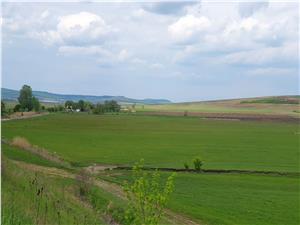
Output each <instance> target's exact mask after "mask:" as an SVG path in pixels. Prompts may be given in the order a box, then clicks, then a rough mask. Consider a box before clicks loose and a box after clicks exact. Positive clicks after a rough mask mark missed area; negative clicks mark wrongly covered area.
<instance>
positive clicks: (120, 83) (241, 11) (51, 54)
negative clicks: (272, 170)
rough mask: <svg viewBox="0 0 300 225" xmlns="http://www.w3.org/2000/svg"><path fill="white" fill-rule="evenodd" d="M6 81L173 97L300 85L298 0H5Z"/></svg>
mask: <svg viewBox="0 0 300 225" xmlns="http://www.w3.org/2000/svg"><path fill="white" fill-rule="evenodd" d="M0 19H1V20H0V22H1V30H2V39H1V42H2V71H1V74H2V87H6V88H12V89H17V90H19V89H20V88H21V86H22V85H23V84H28V85H30V86H31V87H32V89H33V90H42V91H49V92H54V93H61V94H88V95H119V96H126V97H131V98H138V99H143V98H164V99H169V100H171V101H174V102H181V101H200V100H211V99H228V98H240V97H254V96H271V95H293V94H299V3H298V1H295V2H288V3H284V2H272V1H270V2H261V1H260V2H255V1H252V2H237V1H230V2H220V1H219V2H208V1H202V2H201V1H192V2H187V1H181V2H162V1H161V2H151V1H148V2H134V1H119V2H102V3H100V2H89V1H84V2H77V3H76V2H65V3H62V2H52V3H51V2H48V3H34V2H32V3H22V2H19V3H12V2H11V3H10V2H4V3H2V12H1V18H0Z"/></svg>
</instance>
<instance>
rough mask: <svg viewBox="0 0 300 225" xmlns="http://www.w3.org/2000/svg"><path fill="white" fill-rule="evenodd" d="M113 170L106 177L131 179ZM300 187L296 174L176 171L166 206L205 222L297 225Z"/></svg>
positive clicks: (247, 224)
mask: <svg viewBox="0 0 300 225" xmlns="http://www.w3.org/2000/svg"><path fill="white" fill-rule="evenodd" d="M113 173H116V175H115V176H113V175H112V176H110V177H107V178H106V179H109V180H111V181H114V182H117V183H122V181H123V180H124V179H126V180H128V179H130V176H129V173H125V174H123V175H120V173H119V172H113ZM122 173H124V172H122ZM164 174H165V175H167V173H164ZM299 187H300V186H299V177H284V176H265V175H245V174H243V175H240V174H186V173H178V174H177V176H176V178H175V190H174V194H173V196H172V198H171V200H170V204H169V207H170V208H171V209H172V210H174V211H177V212H179V213H184V214H186V215H189V216H190V217H191V218H193V219H198V220H199V221H200V222H201V221H202V222H203V223H204V224H213V225H220V224H222V225H232V224H235V225H282V224H289V225H296V224H298V221H299V214H298V213H297V212H298V209H299V201H298V199H299V197H300V196H299ZM283 215H284V216H283Z"/></svg>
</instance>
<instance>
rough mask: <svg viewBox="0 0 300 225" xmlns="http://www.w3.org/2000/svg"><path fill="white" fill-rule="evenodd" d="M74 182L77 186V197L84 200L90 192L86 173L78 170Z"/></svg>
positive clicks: (88, 178)
mask: <svg viewBox="0 0 300 225" xmlns="http://www.w3.org/2000/svg"><path fill="white" fill-rule="evenodd" d="M76 181H77V185H78V192H79V197H81V198H84V197H86V196H87V195H88V193H89V192H90V187H91V184H90V177H89V174H88V173H87V171H85V170H84V169H83V170H80V171H79V173H78V174H77V176H76Z"/></svg>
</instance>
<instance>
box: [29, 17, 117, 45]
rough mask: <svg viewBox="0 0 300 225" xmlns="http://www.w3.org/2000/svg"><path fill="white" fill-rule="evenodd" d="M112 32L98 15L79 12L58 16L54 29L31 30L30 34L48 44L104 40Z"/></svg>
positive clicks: (72, 43) (93, 42) (84, 42)
mask: <svg viewBox="0 0 300 225" xmlns="http://www.w3.org/2000/svg"><path fill="white" fill-rule="evenodd" d="M112 32H113V30H112V28H111V27H110V26H108V25H107V24H106V23H105V21H104V20H103V19H102V18H101V17H100V16H98V15H96V14H93V13H90V12H80V13H77V14H71V15H66V16H62V17H60V18H58V24H57V27H56V30H48V31H41V32H32V33H31V36H32V37H36V38H38V39H40V40H41V41H42V42H44V43H45V44H49V45H52V44H55V43H58V44H71V45H75V44H77V45H86V44H95V43H101V42H104V41H105V38H107V37H108V35H109V34H111V33H112Z"/></svg>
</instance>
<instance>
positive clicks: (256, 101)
mask: <svg viewBox="0 0 300 225" xmlns="http://www.w3.org/2000/svg"><path fill="white" fill-rule="evenodd" d="M297 101H299V96H292V97H291V96H289V97H286V98H285V97H266V98H264V97H261V98H248V99H234V100H219V101H207V102H184V103H173V104H158V105H136V110H137V111H138V112H144V111H150V112H151V111H171V112H183V111H188V112H217V113H220V112H223V113H273V114H274V113H279V114H287V115H293V116H299V113H297V112H299V110H300V108H299V104H295V102H297ZM289 102H292V103H293V104H287V103H289Z"/></svg>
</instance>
